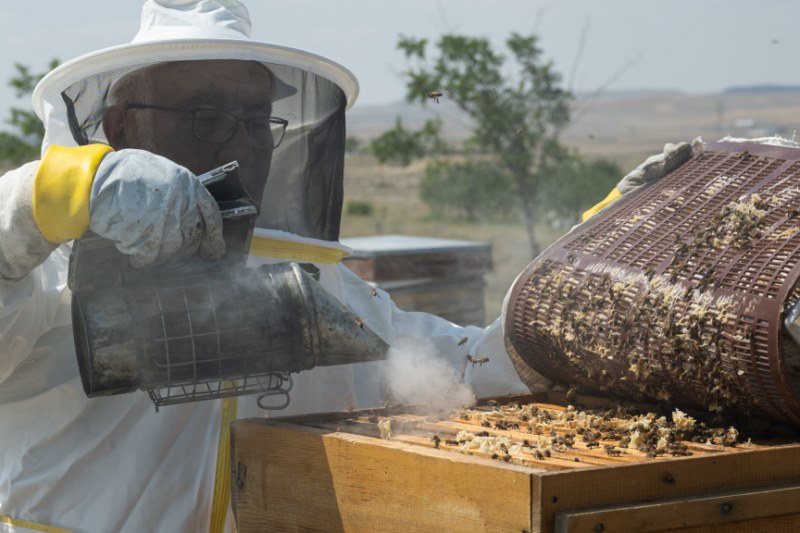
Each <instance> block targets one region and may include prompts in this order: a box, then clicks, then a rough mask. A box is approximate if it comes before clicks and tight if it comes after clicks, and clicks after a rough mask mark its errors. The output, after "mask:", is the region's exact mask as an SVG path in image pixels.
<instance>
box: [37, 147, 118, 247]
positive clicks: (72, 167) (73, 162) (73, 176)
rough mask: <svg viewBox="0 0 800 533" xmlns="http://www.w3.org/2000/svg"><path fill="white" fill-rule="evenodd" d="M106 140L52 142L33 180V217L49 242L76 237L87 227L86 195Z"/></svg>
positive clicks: (107, 150) (109, 150) (110, 150)
mask: <svg viewBox="0 0 800 533" xmlns="http://www.w3.org/2000/svg"><path fill="white" fill-rule="evenodd" d="M113 151H114V150H113V149H112V148H111V147H110V146H106V145H105V144H89V145H86V146H75V147H65V146H55V145H53V146H51V147H50V148H48V149H47V152H45V154H44V157H43V158H42V162H41V163H40V164H39V170H38V172H37V173H36V178H35V179H34V182H33V219H34V220H35V221H36V225H37V226H38V227H39V231H41V232H42V235H44V238H45V239H47V240H48V241H50V242H53V243H58V242H66V241H70V240H72V239H79V238H80V237H82V236H83V234H84V233H86V230H87V229H88V228H89V198H90V196H91V194H92V182H93V181H94V175H95V173H96V172H97V167H98V166H100V161H102V160H103V157H105V155H106V154H107V153H109V152H113Z"/></svg>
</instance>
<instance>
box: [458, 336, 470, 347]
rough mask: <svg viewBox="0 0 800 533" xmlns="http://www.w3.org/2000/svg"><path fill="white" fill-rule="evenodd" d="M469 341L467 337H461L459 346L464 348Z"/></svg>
mask: <svg viewBox="0 0 800 533" xmlns="http://www.w3.org/2000/svg"><path fill="white" fill-rule="evenodd" d="M467 341H469V337H461V340H459V341H458V345H459V346H464V345H465V344H467Z"/></svg>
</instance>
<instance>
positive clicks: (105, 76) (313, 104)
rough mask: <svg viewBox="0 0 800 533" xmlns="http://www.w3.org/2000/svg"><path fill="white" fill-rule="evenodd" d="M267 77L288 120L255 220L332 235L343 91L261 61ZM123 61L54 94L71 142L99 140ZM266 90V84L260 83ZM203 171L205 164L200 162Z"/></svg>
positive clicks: (336, 219) (276, 109) (275, 111)
mask: <svg viewBox="0 0 800 533" xmlns="http://www.w3.org/2000/svg"><path fill="white" fill-rule="evenodd" d="M262 64H263V65H264V66H265V67H267V68H268V69H269V70H270V71H271V73H272V74H273V76H274V79H275V83H274V87H273V88H271V89H269V90H271V91H272V92H273V94H272V113H271V115H272V116H274V117H279V118H283V119H285V120H287V121H288V126H287V128H286V132H285V135H284V137H283V140H282V142H281V144H280V145H279V146H278V147H277V148H276V149H275V150H274V152H273V155H272V165H271V168H270V171H269V176H264V180H266V187H265V189H264V195H263V199H262V202H261V214H260V216H259V219H258V222H257V226H258V227H262V228H267V229H274V230H281V231H286V232H289V233H293V234H296V235H299V236H301V237H308V238H313V239H322V240H326V241H337V240H338V238H339V225H340V218H341V211H342V194H343V192H342V179H343V173H344V141H345V108H346V104H347V102H346V96H345V94H344V92H343V91H342V90H341V89H340V88H339V86H338V85H336V84H335V83H333V82H331V81H330V80H328V79H327V78H325V77H323V76H320V75H317V74H314V73H312V72H309V71H306V70H303V69H300V68H296V67H292V66H286V65H278V64H272V63H262ZM146 66H149V65H137V66H135V67H125V68H122V69H117V70H113V71H109V72H105V73H102V74H99V75H95V76H92V77H90V78H87V79H84V80H81V81H79V82H76V83H73V84H72V85H70V86H69V87H68V88H67V89H66V90H64V91H63V92H62V93H61V96H62V98H63V100H64V103H65V105H66V107H67V115H68V122H69V129H70V131H71V133H72V137H73V138H74V139H75V142H76V143H78V144H79V145H83V144H87V143H93V142H101V143H107V139H106V138H105V135H104V133H103V128H102V118H103V111H104V109H105V108H106V106H107V104H108V103H109V98H110V95H111V88H112V87H113V84H114V82H115V81H116V80H118V79H120V78H121V77H122V76H125V75H126V74H127V73H129V72H132V71H134V70H138V69H140V68H143V67H146ZM265 90H267V88H265ZM207 170H211V169H207Z"/></svg>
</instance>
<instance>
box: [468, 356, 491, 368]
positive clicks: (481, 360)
mask: <svg viewBox="0 0 800 533" xmlns="http://www.w3.org/2000/svg"><path fill="white" fill-rule="evenodd" d="M467 362H468V363H471V364H472V366H475V365H478V366H483V365H485V364H486V363H488V362H489V358H488V357H483V356H476V357H473V356H471V355H468V356H467Z"/></svg>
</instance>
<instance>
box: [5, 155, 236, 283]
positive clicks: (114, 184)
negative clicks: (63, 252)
mask: <svg viewBox="0 0 800 533" xmlns="http://www.w3.org/2000/svg"><path fill="white" fill-rule="evenodd" d="M87 230H91V231H93V232H94V233H96V234H98V235H100V236H101V237H105V238H107V239H110V240H112V241H114V243H115V244H116V247H117V249H118V250H119V251H120V252H122V253H123V254H126V255H128V256H130V260H131V263H132V264H133V265H134V266H145V265H149V264H161V263H179V262H182V261H184V260H185V259H187V258H188V257H189V256H190V255H192V254H193V253H194V252H195V251H197V249H198V247H199V248H200V250H201V252H202V253H203V254H204V256H206V257H211V258H213V257H219V256H221V255H222V254H223V253H224V246H225V245H224V242H223V241H222V222H221V219H220V215H219V209H218V208H217V205H216V202H215V201H214V199H213V198H212V197H211V195H210V194H209V193H208V191H206V190H205V188H204V187H203V186H202V185H201V184H200V181H199V180H198V179H197V178H196V177H195V176H194V175H193V174H192V173H191V172H189V171H188V170H187V169H185V168H184V167H181V166H179V165H176V164H175V163H172V162H171V161H169V160H168V159H166V158H163V157H160V156H157V155H154V154H151V153H149V152H145V151H142V150H121V151H119V152H114V151H112V150H111V148H109V147H108V146H105V145H100V144H96V145H89V146H82V147H73V148H64V147H60V146H52V147H50V148H49V149H48V150H47V152H46V154H45V156H44V158H43V159H42V161H41V162H39V163H30V164H28V165H25V166H23V167H22V168H20V169H17V170H15V171H12V172H9V173H8V174H6V176H4V177H3V178H2V179H1V180H0V276H1V277H2V279H3V280H6V281H9V280H16V279H20V278H22V277H23V276H25V275H26V274H27V273H28V272H30V271H31V270H32V269H33V268H35V267H36V266H37V265H39V264H41V263H42V262H43V261H44V260H45V259H46V258H47V256H48V255H50V253H51V252H52V251H53V250H54V249H55V248H56V247H57V246H58V244H59V243H62V242H67V241H71V240H73V239H78V238H80V237H81V236H83V235H84V233H86V231H87Z"/></svg>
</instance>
